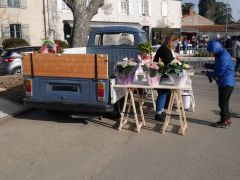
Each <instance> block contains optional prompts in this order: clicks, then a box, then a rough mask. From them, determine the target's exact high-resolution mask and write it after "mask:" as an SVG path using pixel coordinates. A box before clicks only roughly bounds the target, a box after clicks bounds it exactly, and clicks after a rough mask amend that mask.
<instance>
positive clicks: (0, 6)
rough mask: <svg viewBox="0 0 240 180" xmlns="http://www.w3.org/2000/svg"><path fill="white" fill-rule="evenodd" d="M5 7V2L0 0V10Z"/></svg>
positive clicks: (5, 0)
mask: <svg viewBox="0 0 240 180" xmlns="http://www.w3.org/2000/svg"><path fill="white" fill-rule="evenodd" d="M5 7H7V0H0V8H5Z"/></svg>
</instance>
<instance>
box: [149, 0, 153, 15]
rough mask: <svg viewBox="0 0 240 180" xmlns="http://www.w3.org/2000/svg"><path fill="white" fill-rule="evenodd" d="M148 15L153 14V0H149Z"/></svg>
mask: <svg viewBox="0 0 240 180" xmlns="http://www.w3.org/2000/svg"><path fill="white" fill-rule="evenodd" d="M148 15H149V16H151V15H152V3H151V0H149V1H148Z"/></svg>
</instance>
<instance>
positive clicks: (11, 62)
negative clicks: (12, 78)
mask: <svg viewBox="0 0 240 180" xmlns="http://www.w3.org/2000/svg"><path fill="white" fill-rule="evenodd" d="M39 49H40V46H27V47H19V48H11V49H6V50H4V51H3V52H2V54H1V56H0V69H1V71H2V74H11V75H17V74H21V73H22V55H21V53H32V52H34V51H38V50H39Z"/></svg>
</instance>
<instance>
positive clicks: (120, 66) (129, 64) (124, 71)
mask: <svg viewBox="0 0 240 180" xmlns="http://www.w3.org/2000/svg"><path fill="white" fill-rule="evenodd" d="M137 65H138V64H137V63H136V62H134V61H133V59H128V58H124V59H123V61H119V62H117V63H116V65H115V68H114V71H115V75H116V78H117V83H119V84H125V85H126V84H131V83H132V82H133V79H134V75H135V71H136V70H137Z"/></svg>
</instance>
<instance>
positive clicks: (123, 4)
mask: <svg viewBox="0 0 240 180" xmlns="http://www.w3.org/2000/svg"><path fill="white" fill-rule="evenodd" d="M118 13H119V14H121V15H132V0H118Z"/></svg>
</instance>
